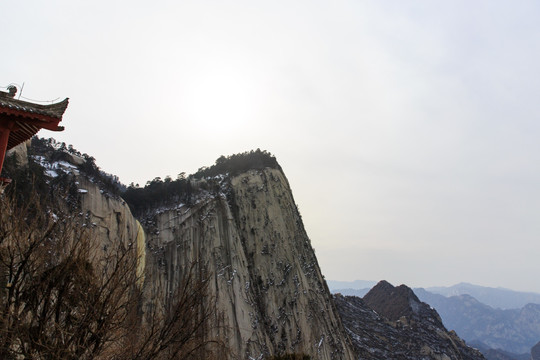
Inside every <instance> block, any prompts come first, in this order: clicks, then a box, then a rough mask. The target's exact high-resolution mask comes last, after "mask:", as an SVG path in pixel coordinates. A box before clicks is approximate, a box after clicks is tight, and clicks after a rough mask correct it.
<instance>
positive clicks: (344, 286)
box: [327, 280, 540, 310]
mask: <svg viewBox="0 0 540 360" xmlns="http://www.w3.org/2000/svg"><path fill="white" fill-rule="evenodd" d="M327 284H328V287H329V288H330V291H331V292H332V293H341V294H343V295H353V296H360V297H362V296H364V295H365V294H367V292H368V291H369V290H370V289H371V288H372V287H373V286H375V284H377V282H376V281H372V280H354V281H338V280H328V281H327ZM416 289H425V290H427V291H429V292H431V293H434V294H440V295H443V296H445V297H450V296H456V295H470V296H472V297H473V298H475V299H476V300H478V301H480V302H481V303H484V304H486V305H489V306H491V307H492V308H494V309H503V310H506V309H521V308H522V307H524V306H525V305H527V304H540V294H539V293H535V292H525V291H516V290H511V289H505V288H502V287H497V288H494V287H487V286H481V285H474V284H470V283H466V282H461V283H459V284H456V285H452V286H431V287H426V288H413V290H415V291H416Z"/></svg>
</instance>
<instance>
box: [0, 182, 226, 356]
mask: <svg viewBox="0 0 540 360" xmlns="http://www.w3.org/2000/svg"><path fill="white" fill-rule="evenodd" d="M28 199H29V200H27V201H25V202H24V205H21V203H17V202H16V200H15V197H14V196H10V195H4V196H2V197H0V209H1V213H0V358H1V359H7V360H9V359H19V358H27V359H128V358H129V359H187V358H195V355H197V354H201V353H204V354H206V355H205V357H206V358H210V357H212V356H211V352H210V351H209V350H208V349H210V348H212V346H213V344H216V343H217V342H214V341H210V340H209V339H208V338H207V337H206V336H204V335H205V334H204V333H203V332H202V329H204V326H206V321H207V320H208V318H209V316H210V314H212V311H213V309H212V308H211V307H209V305H208V303H204V304H203V303H202V299H204V297H205V296H206V291H207V283H208V282H205V281H200V280H202V279H200V278H199V277H195V276H194V274H191V275H190V274H188V275H189V277H186V278H185V279H184V280H183V284H184V286H180V288H179V292H178V294H177V297H176V298H175V299H174V300H173V301H172V302H171V303H170V304H169V306H168V307H167V308H166V311H161V312H159V311H157V310H156V311H155V312H154V313H152V314H150V315H152V316H148V320H147V321H145V322H142V321H141V307H140V304H141V302H142V301H141V290H140V288H139V285H138V282H137V280H138V279H137V275H136V274H137V272H136V266H137V257H136V251H135V249H134V246H131V245H126V244H115V245H114V246H112V248H110V247H109V249H108V250H107V251H104V250H102V246H99V241H96V239H93V238H92V232H91V230H89V229H88V226H89V225H88V224H87V219H85V218H84V217H83V216H78V215H72V212H70V213H67V212H63V211H62V210H61V209H60V208H55V209H54V210H53V209H51V208H48V207H47V205H45V204H43V203H42V202H41V200H40V197H39V196H38V195H37V194H36V193H35V192H34V193H33V194H32V195H31V196H30V197H29V198H28ZM132 243H135V242H132ZM134 334H136V336H134Z"/></svg>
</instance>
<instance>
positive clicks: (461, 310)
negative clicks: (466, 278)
mask: <svg viewBox="0 0 540 360" xmlns="http://www.w3.org/2000/svg"><path fill="white" fill-rule="evenodd" d="M414 291H415V293H416V295H417V296H418V298H420V299H421V300H422V301H424V302H426V303H428V304H430V305H431V306H433V307H434V308H435V309H437V312H438V313H439V315H441V317H442V319H443V322H444V324H445V326H446V327H447V328H449V329H453V330H455V331H456V332H457V333H458V334H459V336H461V337H462V338H463V339H465V340H466V341H469V342H470V341H479V342H481V343H483V344H485V345H486V346H487V347H490V348H493V349H503V350H505V351H508V352H511V353H514V354H523V353H529V351H530V349H531V348H532V347H533V346H534V345H535V344H536V343H537V342H538V341H539V340H540V304H527V305H525V306H524V307H522V308H521V309H507V310H502V309H494V308H493V307H491V306H489V305H486V304H484V303H482V302H480V301H478V300H477V299H475V298H474V297H472V296H470V295H468V294H464V295H457V296H450V297H445V296H443V295H440V294H433V293H431V292H429V291H426V290H424V289H415V290H414Z"/></svg>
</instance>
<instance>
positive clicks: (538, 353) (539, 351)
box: [531, 342, 540, 360]
mask: <svg viewBox="0 0 540 360" xmlns="http://www.w3.org/2000/svg"><path fill="white" fill-rule="evenodd" d="M531 359H532V360H540V342H538V344H536V345H534V346H533V348H532V350H531Z"/></svg>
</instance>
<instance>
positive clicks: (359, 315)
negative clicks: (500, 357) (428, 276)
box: [335, 281, 484, 360]
mask: <svg viewBox="0 0 540 360" xmlns="http://www.w3.org/2000/svg"><path fill="white" fill-rule="evenodd" d="M335 301H336V305H337V308H338V311H339V313H340V315H341V318H342V321H343V324H344V326H345V328H346V329H347V331H348V332H349V335H350V336H351V339H352V342H353V344H354V346H355V350H356V351H357V353H358V354H359V356H360V358H361V359H410V360H412V359H434V360H442V359H445V360H446V359H448V360H450V359H469V360H479V359H484V357H483V356H482V354H481V353H480V352H479V351H478V350H475V349H472V348H470V347H468V346H467V345H466V344H465V342H463V340H461V339H460V338H459V337H458V336H457V335H456V333H454V332H453V331H450V332H449V331H447V330H446V329H445V328H444V326H443V325H442V322H441V320H440V317H439V316H438V314H437V312H436V311H435V310H433V309H432V308H430V307H429V305H427V304H425V303H422V302H421V301H420V300H418V298H417V297H416V295H414V293H413V291H412V290H411V289H410V288H408V287H406V286H404V285H401V286H399V287H394V286H392V285H391V284H389V283H388V282H386V281H383V282H380V283H379V284H377V285H376V286H375V287H374V288H373V289H372V290H371V291H370V292H369V293H368V294H366V296H365V297H364V299H361V298H358V297H355V296H343V295H340V294H337V295H335Z"/></svg>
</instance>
